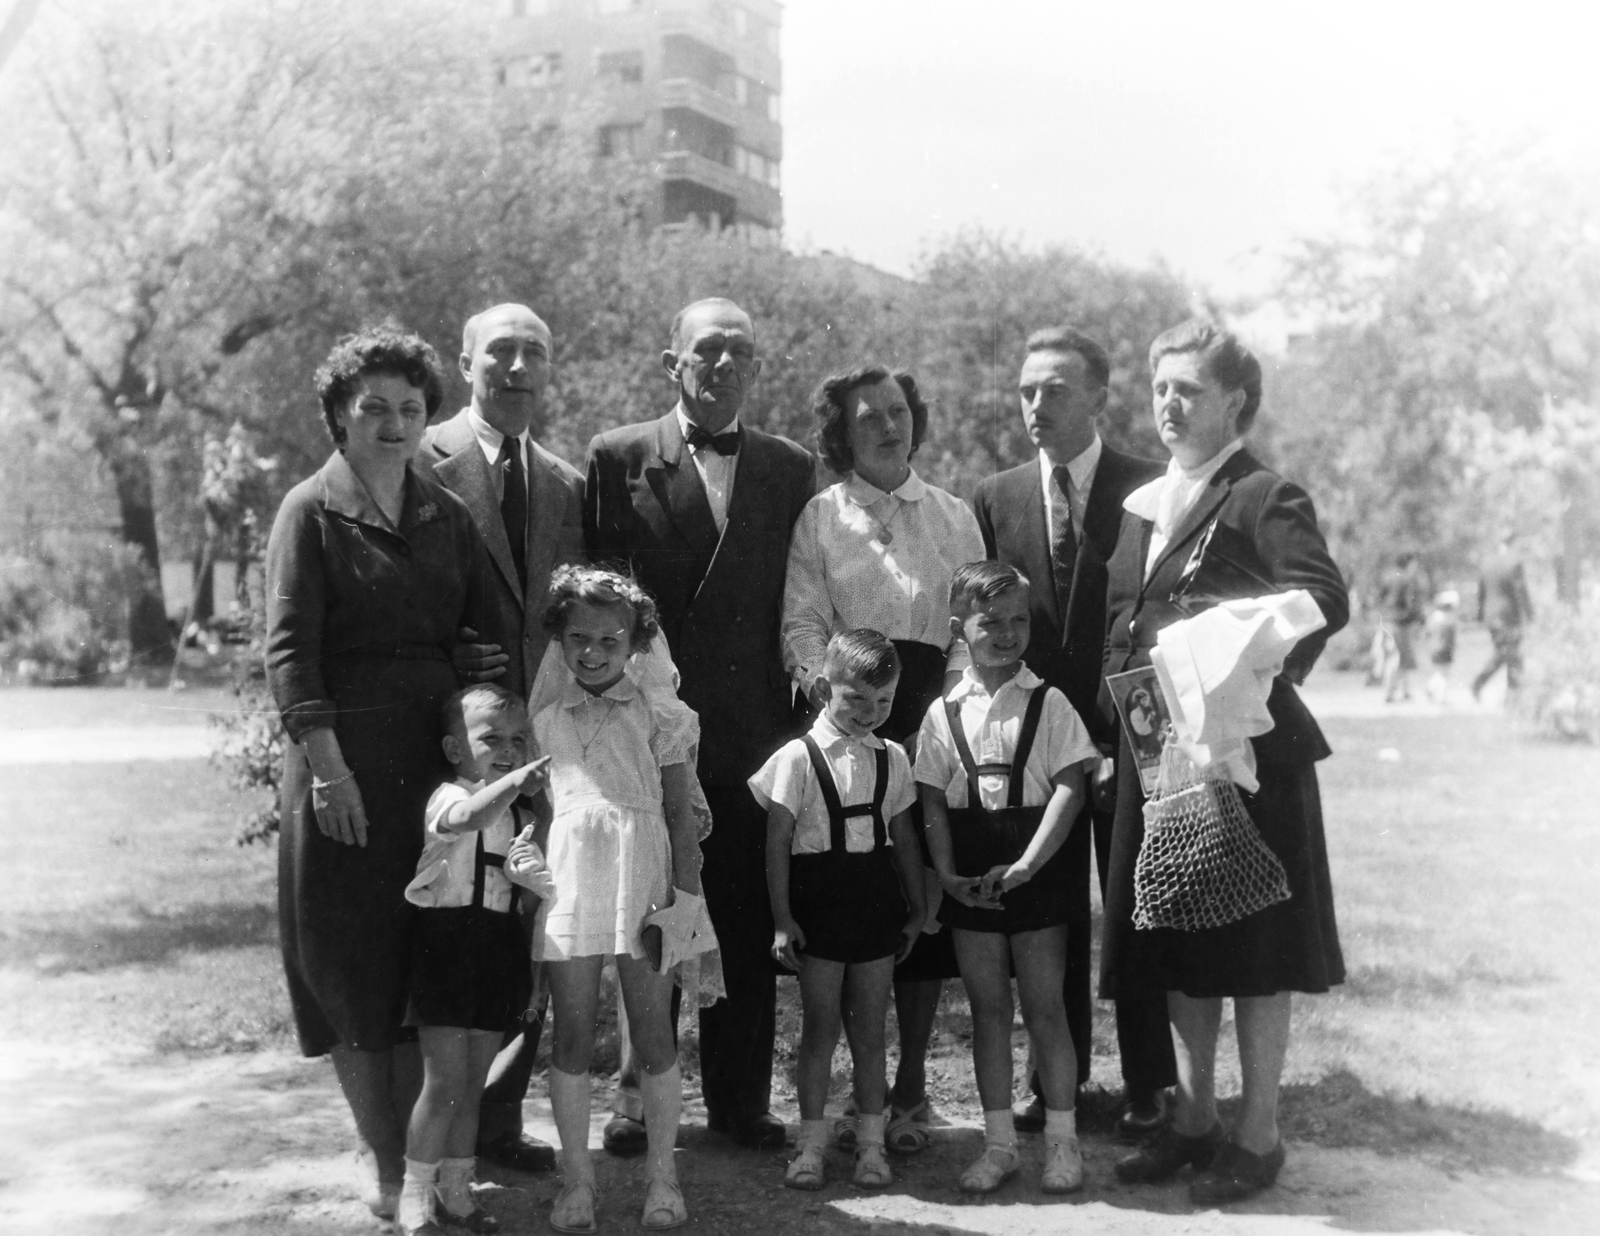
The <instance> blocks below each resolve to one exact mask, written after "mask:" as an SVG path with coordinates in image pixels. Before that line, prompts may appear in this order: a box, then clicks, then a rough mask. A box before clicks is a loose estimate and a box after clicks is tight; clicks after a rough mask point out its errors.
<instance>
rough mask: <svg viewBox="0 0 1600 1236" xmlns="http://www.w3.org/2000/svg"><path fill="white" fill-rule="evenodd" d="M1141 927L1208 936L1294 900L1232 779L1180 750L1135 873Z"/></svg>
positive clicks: (1170, 760) (1155, 798)
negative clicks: (1211, 930) (1214, 929)
mask: <svg viewBox="0 0 1600 1236" xmlns="http://www.w3.org/2000/svg"><path fill="white" fill-rule="evenodd" d="M1133 898H1134V900H1133V925H1134V926H1135V927H1136V928H1139V929H1141V930H1148V929H1150V928H1152V927H1170V928H1175V929H1176V930H1178V931H1203V930H1205V929H1206V928H1208V927H1221V926H1223V925H1225V924H1227V923H1233V922H1237V921H1238V920H1239V919H1241V918H1245V917H1247V916H1249V915H1251V914H1254V913H1256V912H1257V911H1258V910H1264V909H1266V908H1267V907H1268V906H1270V905H1274V904H1276V903H1277V902H1280V901H1287V900H1288V899H1289V880H1288V877H1287V876H1285V875H1284V872H1283V864H1282V863H1280V862H1279V861H1278V856H1277V855H1276V854H1274V853H1273V852H1272V851H1271V850H1269V849H1268V848H1267V843H1266V842H1265V841H1263V840H1262V839H1261V834H1260V833H1258V832H1257V831H1256V826H1255V824H1254V823H1253V822H1252V821H1251V819H1250V817H1249V815H1248V814H1247V813H1246V812H1245V809H1244V800H1243V799H1241V798H1240V797H1239V789H1238V787H1237V786H1236V785H1234V783H1233V782H1232V781H1231V780H1229V779H1228V778H1227V777H1226V776H1225V775H1218V776H1215V777H1208V776H1206V774H1205V772H1203V771H1202V770H1201V769H1199V768H1197V767H1195V764H1194V762H1193V761H1192V760H1190V759H1189V757H1188V756H1187V755H1185V754H1184V753H1183V749H1182V748H1181V747H1179V746H1178V745H1177V744H1176V743H1173V742H1168V743H1167V745H1166V747H1165V748H1164V749H1163V750H1162V752H1161V772H1160V776H1159V778H1158V780H1157V782H1156V790H1155V793H1154V794H1153V795H1152V796H1151V797H1150V799H1149V801H1148V802H1146V803H1145V805H1144V843H1143V844H1142V845H1141V846H1140V847H1139V861H1138V863H1137V864H1136V865H1135V867H1134V871H1133Z"/></svg>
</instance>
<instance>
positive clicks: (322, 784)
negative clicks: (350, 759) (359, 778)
mask: <svg viewBox="0 0 1600 1236" xmlns="http://www.w3.org/2000/svg"><path fill="white" fill-rule="evenodd" d="M354 776H355V773H354V772H347V773H345V774H344V776H342V777H330V778H329V779H328V780H326V781H321V780H319V779H318V778H317V777H316V776H315V775H313V776H312V778H311V788H312V789H313V790H331V789H332V788H333V787H334V786H336V785H343V784H344V783H345V782H346V781H348V780H350V778H352V777H354Z"/></svg>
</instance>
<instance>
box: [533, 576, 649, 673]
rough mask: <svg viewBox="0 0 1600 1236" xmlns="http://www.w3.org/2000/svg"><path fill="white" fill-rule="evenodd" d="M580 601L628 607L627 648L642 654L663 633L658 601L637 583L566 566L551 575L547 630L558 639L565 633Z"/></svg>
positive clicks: (625, 578)
mask: <svg viewBox="0 0 1600 1236" xmlns="http://www.w3.org/2000/svg"><path fill="white" fill-rule="evenodd" d="M579 601H582V602H583V603H584V604H585V605H595V606H599V607H601V608H609V607H610V606H613V605H626V606H627V607H628V609H629V611H631V612H632V614H633V628H632V630H631V631H629V633H628V648H629V650H630V651H632V652H643V651H644V650H645V649H646V648H648V647H650V641H651V640H653V639H654V638H655V637H656V635H657V634H659V633H660V631H661V623H660V621H659V620H658V619H657V617H656V601H655V598H654V597H652V596H651V595H650V594H649V593H648V592H646V591H645V590H644V589H643V588H641V587H640V586H639V585H638V583H637V582H636V581H634V580H633V579H631V578H630V577H628V576H626V575H624V574H622V573H621V572H620V571H608V570H606V569H605V568H604V567H592V566H563V567H557V568H556V569H555V570H554V571H552V572H551V573H550V603H549V607H548V608H547V609H546V610H545V611H544V621H543V625H544V629H545V630H546V631H548V632H550V634H551V635H554V636H556V637H557V638H558V639H559V638H560V637H561V635H563V634H564V633H565V632H566V629H567V618H568V616H569V615H570V614H571V613H572V607H573V606H574V605H576V604H577V603H578V602H579Z"/></svg>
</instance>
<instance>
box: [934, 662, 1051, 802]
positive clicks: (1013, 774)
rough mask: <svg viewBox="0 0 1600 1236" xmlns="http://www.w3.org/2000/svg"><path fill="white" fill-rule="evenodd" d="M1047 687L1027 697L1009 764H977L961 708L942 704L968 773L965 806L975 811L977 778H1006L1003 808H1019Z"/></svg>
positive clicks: (1037, 688)
mask: <svg viewBox="0 0 1600 1236" xmlns="http://www.w3.org/2000/svg"><path fill="white" fill-rule="evenodd" d="M1046 690H1048V688H1046V687H1035V688H1034V689H1033V690H1032V691H1031V692H1029V694H1028V707H1027V709H1026V710H1025V711H1024V712H1023V714H1022V732H1021V733H1019V734H1018V735H1017V750H1016V754H1015V755H1013V756H1012V758H1011V763H1009V764H979V763H977V762H975V761H974V760H973V758H972V748H971V747H970V746H969V745H968V744H967V732H966V730H965V729H963V728H962V725H961V705H960V704H958V703H957V702H956V701H955V700H946V701H945V702H944V715H945V719H946V720H948V721H949V722H950V737H951V738H952V739H953V740H954V741H955V744H956V754H957V755H959V756H960V757H961V766H962V767H963V768H965V769H966V770H967V806H968V807H971V808H973V809H974V810H978V809H979V808H978V801H979V800H978V778H979V777H1005V778H1006V779H1007V781H1008V782H1009V783H1010V785H1009V787H1008V789H1007V793H1006V806H1008V807H1020V806H1022V792H1023V789H1024V788H1025V786H1024V783H1023V778H1022V771H1023V769H1024V768H1026V767H1027V766H1028V756H1029V754H1030V753H1031V752H1032V751H1033V740H1034V736H1035V735H1036V734H1038V732H1039V718H1040V716H1041V715H1042V714H1043V713H1044V694H1045V691H1046Z"/></svg>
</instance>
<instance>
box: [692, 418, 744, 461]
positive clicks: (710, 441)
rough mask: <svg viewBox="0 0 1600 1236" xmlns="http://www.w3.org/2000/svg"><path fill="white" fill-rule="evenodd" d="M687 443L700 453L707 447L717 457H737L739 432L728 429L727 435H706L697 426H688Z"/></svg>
mask: <svg viewBox="0 0 1600 1236" xmlns="http://www.w3.org/2000/svg"><path fill="white" fill-rule="evenodd" d="M688 443H689V445H690V446H692V447H694V449H695V450H697V451H702V450H704V449H705V448H706V447H708V446H709V447H710V448H711V449H712V450H714V451H715V452H716V453H717V454H719V455H737V454H738V453H739V431H738V430H737V429H730V430H728V432H727V433H707V432H706V431H705V430H704V429H702V428H701V427H700V426H699V425H690V426H689V437H688Z"/></svg>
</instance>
